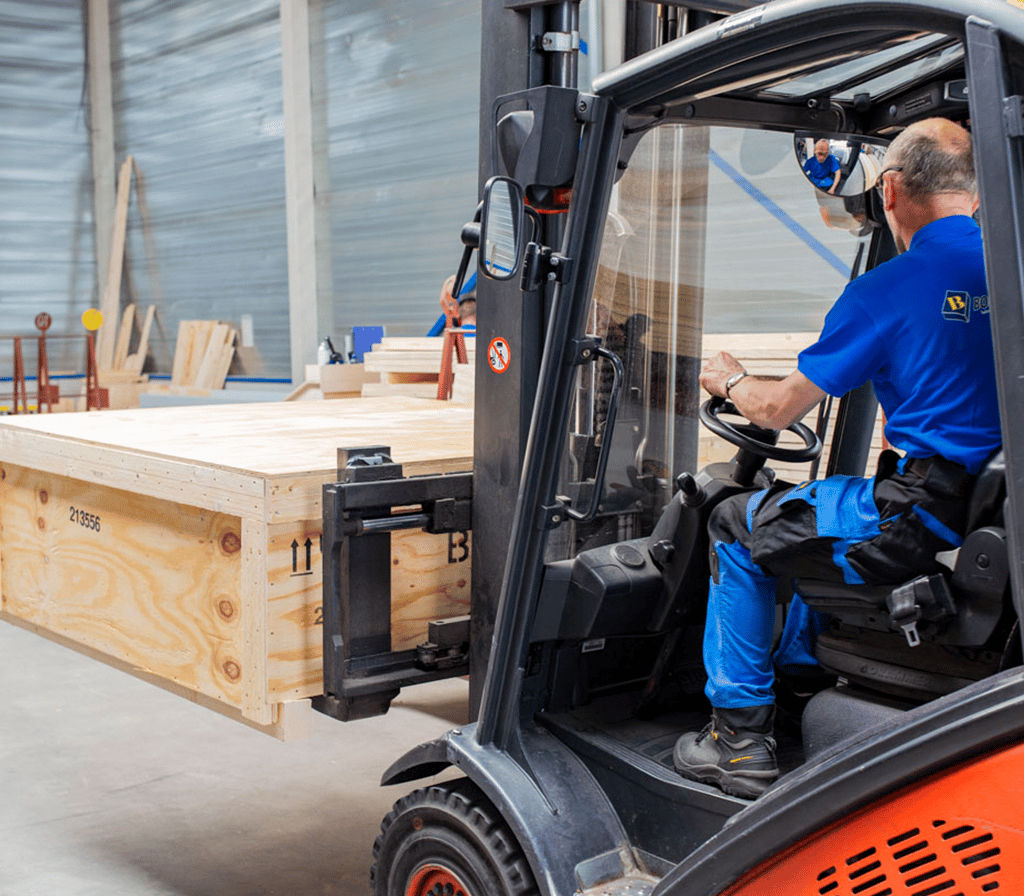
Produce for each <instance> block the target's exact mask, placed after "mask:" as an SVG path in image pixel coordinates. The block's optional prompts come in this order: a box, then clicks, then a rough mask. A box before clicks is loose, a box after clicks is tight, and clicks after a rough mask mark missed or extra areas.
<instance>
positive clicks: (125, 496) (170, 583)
mask: <svg viewBox="0 0 1024 896" xmlns="http://www.w3.org/2000/svg"><path fill="white" fill-rule="evenodd" d="M0 520H2V525H3V548H2V557H3V562H2V582H0V585H2V587H0V601H2V607H3V610H4V612H5V613H8V614H11V615H14V616H17V617H18V618H20V619H23V620H25V621H27V622H30V623H32V624H34V625H37V626H39V627H41V628H44V629H47V630H49V631H52V632H57V633H60V634H61V635H63V636H64V637H66V638H69V639H71V640H73V641H76V642H78V643H80V644H82V645H84V646H86V647H89V648H92V649H94V650H98V651H101V652H103V653H105V654H107V655H109V656H111V657H113V658H115V659H117V660H119V661H121V662H124V663H127V664H130V665H132V666H135V667H138V668H139V669H140V670H143V671H145V672H147V673H151V674H153V675H156V676H158V677H160V678H163V679H166V680H168V681H170V682H174V683H175V684H178V685H181V686H183V687H186V688H188V689H189V690H193V691H196V692H198V693H200V694H203V695H205V696H207V697H211V698H213V699H215V700H220V701H224V702H226V703H230V704H234V705H239V704H240V703H241V693H242V687H243V681H244V677H245V675H246V674H247V673H248V671H249V670H248V669H247V668H246V664H245V663H244V662H243V639H242V637H241V635H242V632H241V624H242V619H241V606H240V604H239V594H240V591H241V589H240V570H241V563H240V547H241V531H240V520H239V519H238V518H237V517H234V516H230V515H226V514H220V513H215V512H212V511H207V510H202V509H198V508H192V507H186V506H183V505H180V504H174V503H171V502H160V501H154V500H153V499H150V498H142V497H140V496H138V495H133V494H131V493H129V492H123V491H118V490H113V489H108V488H105V487H103V486H98V485H95V484H90V483H84V482H81V481H78V480H74V479H69V478H66V477H61V476H55V475H53V474H49V473H42V472H39V471H35V470H28V469H25V468H23V467H19V466H16V465H13V464H8V463H4V464H3V465H2V472H0Z"/></svg>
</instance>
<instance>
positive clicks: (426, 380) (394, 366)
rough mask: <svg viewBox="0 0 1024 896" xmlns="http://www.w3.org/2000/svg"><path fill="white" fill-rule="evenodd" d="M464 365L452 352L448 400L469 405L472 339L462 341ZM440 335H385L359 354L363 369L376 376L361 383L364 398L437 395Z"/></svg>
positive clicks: (471, 398)
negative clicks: (451, 380)
mask: <svg viewBox="0 0 1024 896" xmlns="http://www.w3.org/2000/svg"><path fill="white" fill-rule="evenodd" d="M465 342H466V355H467V358H468V360H469V363H468V364H458V363H457V362H456V361H455V358H454V353H453V359H452V360H453V363H452V369H453V370H454V372H455V381H454V389H453V394H452V399H451V400H452V401H453V402H454V403H456V404H467V403H468V404H472V401H473V374H474V370H475V364H476V338H475V337H470V338H468V339H466V340H465ZM443 347H444V337H443V336H422V337H401V336H386V337H385V338H384V339H383V341H382V342H380V343H379V344H377V345H375V346H374V347H373V350H372V351H370V352H369V353H368V354H366V355H364V357H363V366H364V368H365V369H366V372H367V373H369V374H373V375H374V376H376V377H378V380H377V381H376V382H366V383H363V387H362V394H363V396H364V397H367V398H372V397H381V396H386V395H404V396H408V397H416V398H434V399H436V398H437V379H438V374H439V373H440V370H441V362H442V359H443V352H442V349H443Z"/></svg>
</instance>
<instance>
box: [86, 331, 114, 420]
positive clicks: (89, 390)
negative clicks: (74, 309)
mask: <svg viewBox="0 0 1024 896" xmlns="http://www.w3.org/2000/svg"><path fill="white" fill-rule="evenodd" d="M85 341H86V345H87V355H88V356H87V358H86V361H85V409H86V410H87V411H92V410H99V409H100V408H105V407H108V406H109V405H110V393H109V391H108V390H106V389H101V388H100V381H99V377H98V375H97V372H96V334H95V333H94V332H93V331H92V330H90V331H89V332H88V333H87V334H86V337H85Z"/></svg>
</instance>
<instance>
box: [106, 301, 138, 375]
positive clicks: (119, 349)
mask: <svg viewBox="0 0 1024 896" xmlns="http://www.w3.org/2000/svg"><path fill="white" fill-rule="evenodd" d="M134 325H135V305H128V306H127V307H126V308H125V309H124V315H123V316H122V317H121V326H120V329H119V330H118V333H117V344H116V345H115V346H114V360H113V363H112V364H111V367H112V368H113V369H114V370H122V369H123V368H124V363H125V361H126V360H128V346H129V344H130V343H131V340H132V327H133V326H134Z"/></svg>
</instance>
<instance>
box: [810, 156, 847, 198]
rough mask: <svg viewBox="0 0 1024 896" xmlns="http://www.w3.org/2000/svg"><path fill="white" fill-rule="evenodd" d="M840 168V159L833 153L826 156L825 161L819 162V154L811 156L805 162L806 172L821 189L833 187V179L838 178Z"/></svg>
mask: <svg viewBox="0 0 1024 896" xmlns="http://www.w3.org/2000/svg"><path fill="white" fill-rule="evenodd" d="M838 170H839V159H837V158H836V157H835V156H834V155H832V154H831V153H829V154H828V155H827V156H825V161H824V162H819V161H818V157H817V156H811V157H810V158H809V159H808V160H807V161H806V162H804V172H805V173H806V174H807V176H808V177H809V178H810V179H811V183H812V184H814V186H816V187H817V188H818V189H819V190H828V189H831V187H832V181H834V180H835V179H836V172H837V171H838Z"/></svg>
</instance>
